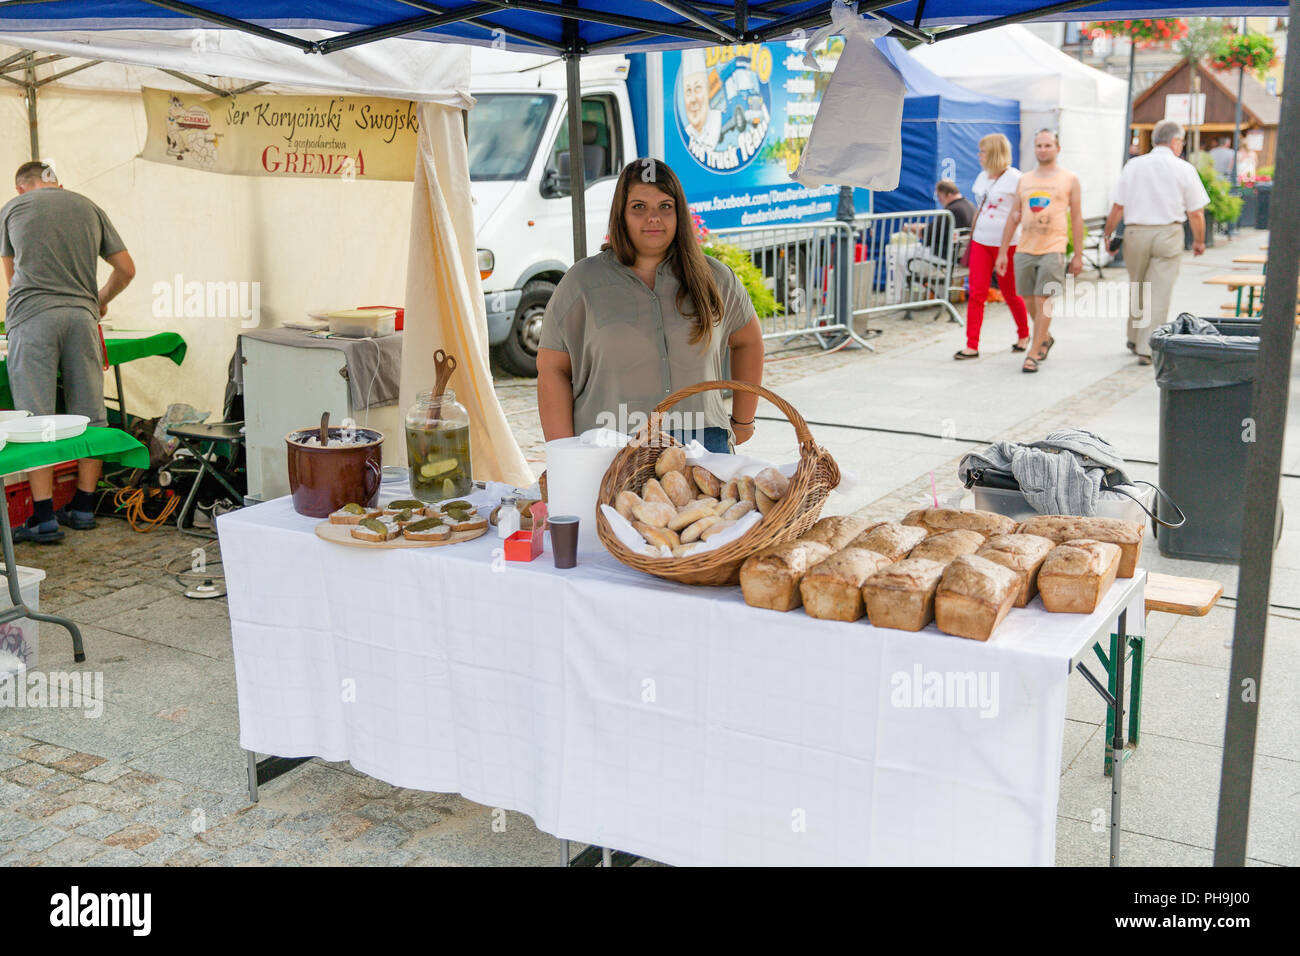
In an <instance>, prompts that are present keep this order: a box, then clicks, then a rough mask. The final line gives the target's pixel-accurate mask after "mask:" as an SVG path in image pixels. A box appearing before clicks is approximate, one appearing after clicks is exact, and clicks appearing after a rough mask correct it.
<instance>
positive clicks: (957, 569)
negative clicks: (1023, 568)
mask: <svg viewBox="0 0 1300 956" xmlns="http://www.w3.org/2000/svg"><path fill="white" fill-rule="evenodd" d="M1019 590H1020V579H1019V578H1018V577H1017V576H1016V573H1015V572H1014V571H1012V570H1011V569H1010V568H1004V567H1003V566H1002V565H1000V564H994V563H993V562H992V561H990V560H989V559H988V558H980V557H976V556H975V555H973V554H963V555H962V556H961V557H959V558H954V559H953V561H952V563H951V564H949V565H948V567H947V568H945V569H944V572H943V577H942V578H941V579H940V580H939V590H938V591H936V592H935V595H934V620H935V623H936V624H938V625H939V630H941V631H943V632H944V633H945V634H955V635H956V636H957V637H968V638H970V639H971V640H975V641H987V640H988V639H989V638H990V637H991V636H992V635H993V631H994V630H995V629H996V628H997V626H998V625H999V624H1001V623H1002V619H1003V618H1004V617H1006V616H1007V612H1008V611H1010V610H1011V605H1012V604H1014V603H1015V600H1016V594H1017V593H1018V592H1019Z"/></svg>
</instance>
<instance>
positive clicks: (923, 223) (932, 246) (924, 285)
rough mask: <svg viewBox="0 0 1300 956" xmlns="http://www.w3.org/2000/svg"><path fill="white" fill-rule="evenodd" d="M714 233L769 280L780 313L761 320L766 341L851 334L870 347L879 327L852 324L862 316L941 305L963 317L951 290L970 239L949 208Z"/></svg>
mask: <svg viewBox="0 0 1300 956" xmlns="http://www.w3.org/2000/svg"><path fill="white" fill-rule="evenodd" d="M711 232H712V235H713V236H714V237H715V238H716V239H717V240H718V241H720V242H726V243H729V244H731V245H734V246H738V247H740V248H741V249H743V250H745V251H746V252H748V253H749V254H750V257H751V258H752V260H753V262H754V264H755V265H756V266H757V267H758V268H759V270H760V271H761V272H762V274H763V276H764V278H765V279H766V280H767V282H768V286H769V288H770V289H771V291H772V294H773V296H774V297H775V299H776V302H777V306H778V310H777V314H776V315H773V316H768V317H766V318H763V319H761V320H760V321H761V323H762V326H763V338H764V339H782V340H789V339H791V338H795V337H798V336H805V335H806V336H812V337H813V338H815V339H816V340H817V342H818V344H819V345H821V347H822V348H832V347H834V346H836V345H839V344H840V343H841V342H843V341H844V339H845V337H846V336H847V337H850V338H852V339H853V340H854V341H855V342H857V343H858V344H860V345H863V346H865V347H866V348H871V344H870V343H869V342H868V341H867V338H868V337H870V336H872V335H876V334H879V332H876V331H873V330H870V329H868V328H867V327H866V323H863V322H855V320H860V319H861V318H862V317H863V316H869V315H872V314H876V313H885V312H898V311H903V310H909V309H916V308H934V307H935V306H941V307H944V308H946V309H947V311H948V313H949V316H950V318H951V319H952V320H953V321H956V322H960V321H961V315H960V314H959V313H958V312H957V310H956V308H955V307H954V306H953V305H952V303H951V302H950V301H949V293H950V291H951V290H952V289H953V288H960V287H961V285H962V283H963V282H964V280H965V273H964V270H961V269H960V268H958V267H957V263H958V262H959V260H960V258H961V254H962V249H963V246H964V243H965V242H967V241H968V236H967V235H966V231H965V230H958V229H956V228H955V223H954V221H953V216H952V213H950V212H948V211H947V210H946V209H929V210H923V211H918V212H900V213H878V214H876V213H873V214H870V215H865V216H859V217H857V218H856V219H854V220H853V222H852V223H851V224H850V223H845V222H840V221H835V220H829V221H826V222H818V223H806V224H787V225H772V226H738V227H734V228H730V229H715V230H712V231H711ZM855 326H856V327H855Z"/></svg>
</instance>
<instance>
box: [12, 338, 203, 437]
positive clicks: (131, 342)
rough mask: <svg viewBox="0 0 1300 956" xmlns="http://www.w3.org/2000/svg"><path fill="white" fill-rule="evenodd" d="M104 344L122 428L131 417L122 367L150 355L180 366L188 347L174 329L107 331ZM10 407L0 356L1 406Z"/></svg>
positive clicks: (110, 399) (113, 400) (125, 426)
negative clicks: (159, 330) (128, 411)
mask: <svg viewBox="0 0 1300 956" xmlns="http://www.w3.org/2000/svg"><path fill="white" fill-rule="evenodd" d="M104 345H105V346H106V348H107V351H108V364H109V365H110V366H111V367H112V369H113V380H114V382H116V384H117V397H116V398H113V397H112V396H109V398H108V401H110V402H115V403H116V405H117V410H118V414H119V415H120V416H121V418H122V428H124V429H125V428H127V427H128V425H129V424H130V419H129V417H128V416H127V412H126V399H125V394H126V393H125V392H123V391H122V366H123V365H124V364H125V363H127V362H134V361H136V360H137V359H142V358H149V357H150V356H153V355H159V356H162V357H163V358H167V359H170V360H171V361H172V362H174V363H175V364H177V365H180V364H181V363H182V362H184V361H185V352H186V349H187V348H188V346H187V345H186V343H185V340H184V339H183V338H181V336H180V335H179V334H177V333H176V332H131V331H126V330H120V329H110V330H108V331H106V332H105V333H104ZM13 407H14V396H13V393H12V392H11V391H10V390H9V368H8V365H7V364H6V362H5V360H4V359H0V408H13Z"/></svg>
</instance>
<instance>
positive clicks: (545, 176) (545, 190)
mask: <svg viewBox="0 0 1300 956" xmlns="http://www.w3.org/2000/svg"><path fill="white" fill-rule="evenodd" d="M542 195H543V196H545V197H546V198H548V199H553V198H555V197H557V196H561V195H563V193H562V192H561V190H560V171H559V170H558V169H556V168H555V167H554V166H547V167H546V169H545V170H544V171H543V172H542Z"/></svg>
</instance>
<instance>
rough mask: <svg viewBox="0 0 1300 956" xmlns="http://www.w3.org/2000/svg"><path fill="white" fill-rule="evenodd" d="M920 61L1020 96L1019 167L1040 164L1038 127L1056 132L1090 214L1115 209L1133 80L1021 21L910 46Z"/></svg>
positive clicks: (977, 85) (997, 92)
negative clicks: (1096, 65) (1113, 198)
mask: <svg viewBox="0 0 1300 956" xmlns="http://www.w3.org/2000/svg"><path fill="white" fill-rule="evenodd" d="M911 53H912V56H914V57H915V58H916V59H917V61H918V62H920V63H921V64H923V65H924V66H925V67H926V68H927V69H930V70H933V71H934V72H935V73H938V74H939V75H940V76H942V77H945V78H947V79H949V80H952V81H953V82H954V83H957V84H959V85H961V86H964V87H966V88H968V89H972V90H976V91H978V92H981V93H988V94H990V95H992V96H1005V97H1007V98H1009V99H1013V100H1019V101H1020V168H1021V169H1032V168H1033V167H1034V133H1035V132H1037V131H1038V130H1040V129H1044V128H1046V129H1052V130H1056V131H1057V133H1059V134H1060V137H1061V158H1060V163H1061V165H1062V166H1064V167H1065V168H1066V169H1069V170H1070V171H1071V172H1073V173H1074V174H1075V175H1077V176H1078V177H1079V184H1080V186H1081V187H1082V200H1083V214H1084V216H1087V217H1089V218H1091V217H1093V216H1104V215H1105V214H1106V213H1107V212H1109V211H1110V196H1111V190H1112V189H1113V188H1114V186H1115V183H1116V182H1118V180H1119V173H1120V169H1121V168H1122V163H1121V154H1122V148H1121V147H1122V144H1123V141H1124V131H1125V126H1124V124H1125V99H1126V97H1127V96H1128V86H1127V84H1126V83H1125V82H1124V81H1123V80H1121V79H1119V77H1115V76H1111V75H1110V74H1108V73H1103V72H1102V71H1101V70H1098V69H1094V68H1093V67H1090V66H1087V65H1085V64H1083V63H1080V62H1079V61H1078V60H1076V59H1074V58H1073V57H1071V56H1069V55H1067V54H1065V53H1063V52H1061V51H1060V50H1059V49H1057V48H1056V47H1054V46H1052V45H1051V44H1050V43H1048V42H1047V41H1046V40H1043V39H1041V38H1040V37H1038V36H1036V35H1035V34H1034V33H1032V32H1031V31H1030V30H1029V29H1028V28H1026V27H1023V26H1020V25H1019V24H1014V25H1011V26H1005V27H998V28H997V29H994V30H986V31H984V32H983V33H978V34H970V35H967V36H961V37H954V38H953V39H951V40H945V41H944V42H943V43H937V44H934V45H932V46H919V47H917V48H916V49H915V50H912V51H911Z"/></svg>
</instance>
